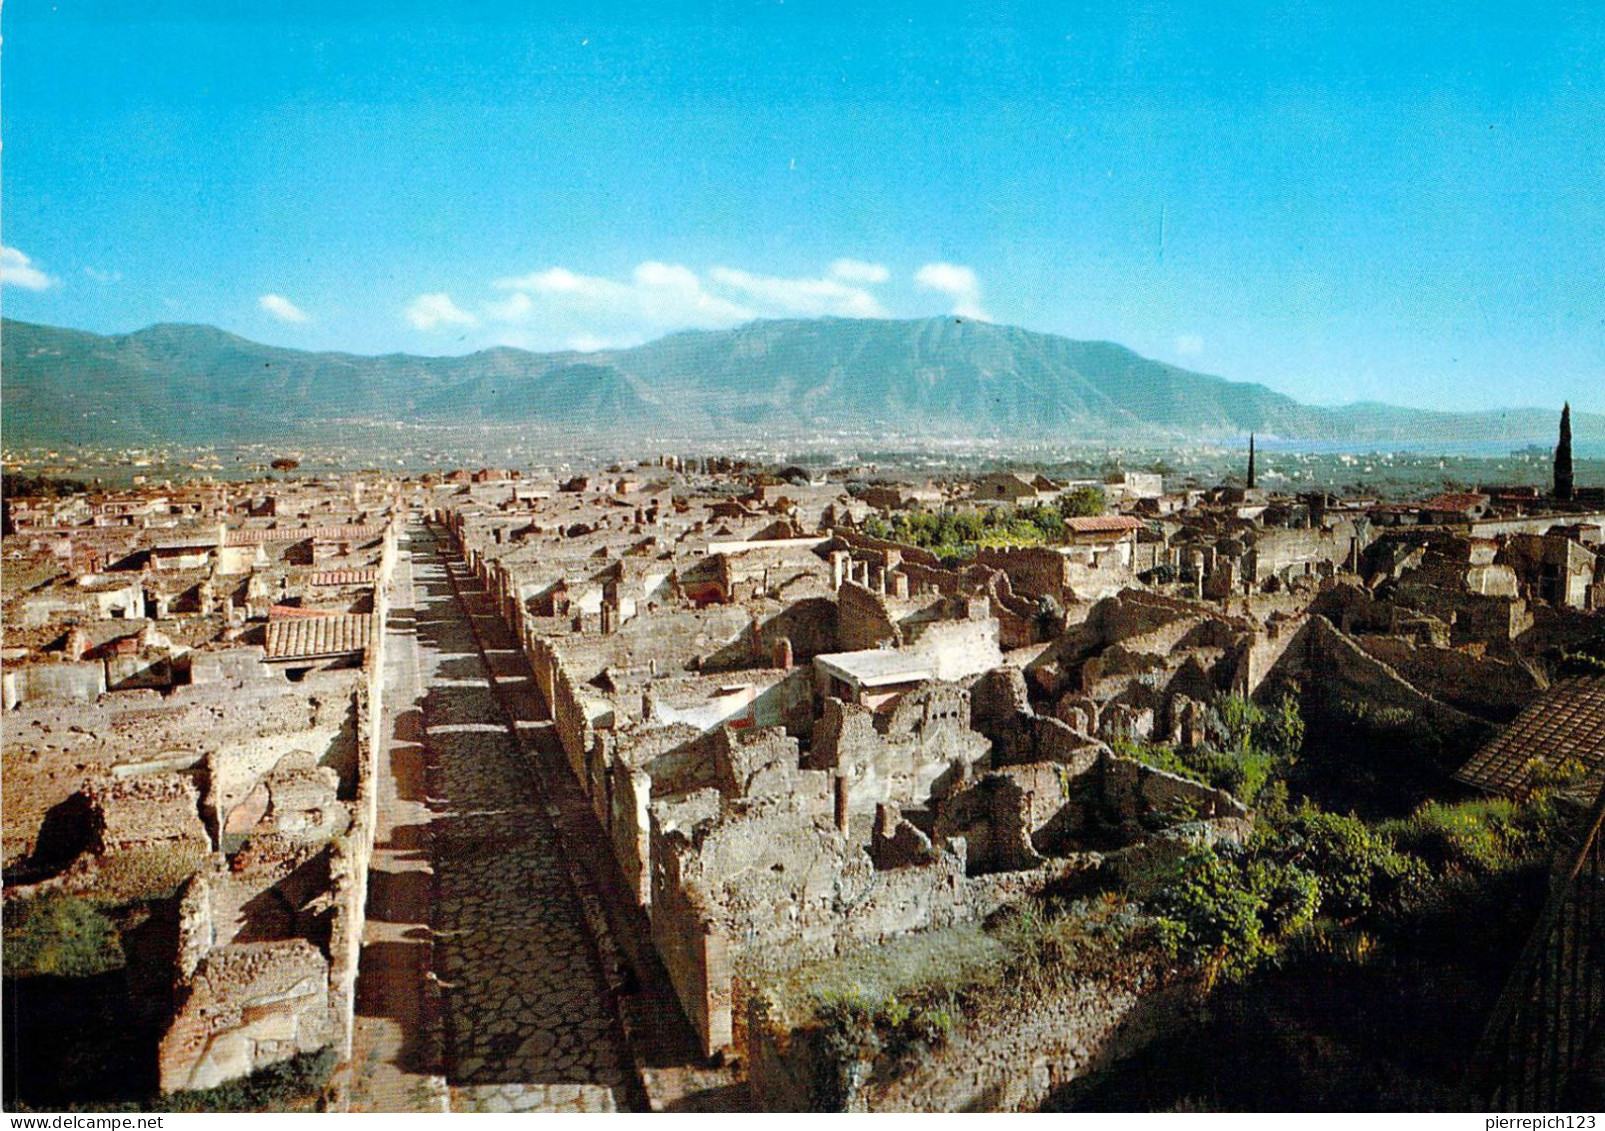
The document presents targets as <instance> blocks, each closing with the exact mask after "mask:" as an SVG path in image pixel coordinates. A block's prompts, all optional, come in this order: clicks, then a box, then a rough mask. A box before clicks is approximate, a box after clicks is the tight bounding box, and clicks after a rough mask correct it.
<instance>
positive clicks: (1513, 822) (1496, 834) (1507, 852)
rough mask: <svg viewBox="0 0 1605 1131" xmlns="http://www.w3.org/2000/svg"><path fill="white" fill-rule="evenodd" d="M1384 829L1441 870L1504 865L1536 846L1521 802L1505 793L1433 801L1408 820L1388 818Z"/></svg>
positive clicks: (1490, 869)
mask: <svg viewBox="0 0 1605 1131" xmlns="http://www.w3.org/2000/svg"><path fill="white" fill-rule="evenodd" d="M1383 831H1384V832H1385V833H1388V834H1390V835H1391V836H1392V837H1393V838H1394V839H1395V840H1396V841H1397V842H1398V843H1399V845H1400V846H1401V847H1402V848H1404V849H1405V850H1406V851H1408V852H1410V853H1412V854H1413V855H1416V856H1419V857H1420V858H1421V859H1422V860H1424V861H1426V863H1427V864H1428V865H1429V866H1430V867H1432V868H1434V869H1436V870H1440V871H1441V870H1444V869H1457V870H1462V871H1468V872H1474V873H1488V872H1496V871H1501V870H1503V869H1505V868H1508V867H1510V866H1512V865H1513V864H1515V863H1517V862H1518V861H1519V859H1520V858H1521V857H1522V856H1523V855H1525V853H1526V852H1527V851H1528V850H1530V849H1531V848H1532V847H1535V845H1533V844H1532V843H1531V842H1532V841H1533V839H1534V838H1532V837H1531V836H1530V835H1529V834H1530V830H1529V828H1524V827H1523V822H1522V821H1521V820H1520V813H1519V810H1518V807H1517V805H1516V803H1515V802H1513V801H1509V800H1507V799H1505V798H1502V797H1495V798H1488V799H1485V800H1477V801H1462V802H1458V803H1449V802H1442V801H1428V802H1426V803H1425V804H1424V805H1421V806H1420V807H1419V808H1417V809H1416V811H1415V812H1414V813H1412V814H1411V815H1410V816H1409V817H1407V818H1405V819H1404V820H1402V821H1389V822H1387V823H1386V824H1385V825H1383Z"/></svg>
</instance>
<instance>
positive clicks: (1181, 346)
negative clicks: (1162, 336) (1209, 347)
mask: <svg viewBox="0 0 1605 1131" xmlns="http://www.w3.org/2000/svg"><path fill="white" fill-rule="evenodd" d="M1176 352H1177V353H1179V354H1181V355H1182V356H1183V357H1193V356H1195V355H1197V354H1201V353H1203V352H1204V339H1203V338H1201V337H1199V336H1198V335H1197V334H1182V335H1181V336H1180V337H1178V338H1177V339H1176Z"/></svg>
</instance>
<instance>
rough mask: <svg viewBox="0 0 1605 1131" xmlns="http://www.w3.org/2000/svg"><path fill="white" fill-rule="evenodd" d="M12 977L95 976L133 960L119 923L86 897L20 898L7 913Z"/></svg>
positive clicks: (7, 967)
mask: <svg viewBox="0 0 1605 1131" xmlns="http://www.w3.org/2000/svg"><path fill="white" fill-rule="evenodd" d="M3 959H4V968H5V974H6V977H8V978H26V977H34V976H39V975H56V976H59V977H66V978H90V977H94V976H95V975H97V974H104V973H106V972H108V971H111V970H120V969H122V968H123V966H125V965H126V964H127V959H126V958H125V956H124V955H123V945H122V939H121V937H120V936H119V934H118V932H117V926H116V924H115V923H113V922H112V920H111V919H110V918H108V917H107V915H106V914H105V912H104V911H102V910H101V908H100V907H99V906H98V905H97V904H95V903H92V902H90V901H89V900H86V899H80V898H78V897H77V896H72V895H65V894H60V893H56V894H51V895H43V896H39V897H38V898H36V899H31V900H27V901H26V902H22V903H20V904H14V905H13V906H12V908H11V909H10V910H8V912H7V915H6V924H5V946H4V948H3Z"/></svg>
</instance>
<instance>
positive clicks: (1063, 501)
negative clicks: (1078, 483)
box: [1059, 487, 1109, 518]
mask: <svg viewBox="0 0 1605 1131" xmlns="http://www.w3.org/2000/svg"><path fill="white" fill-rule="evenodd" d="M1108 508H1109V499H1108V496H1106V495H1105V494H1104V493H1103V488H1102V487H1076V488H1074V489H1073V490H1070V491H1066V492H1065V493H1064V494H1062V495H1060V496H1059V513H1060V514H1062V515H1063V516H1064V517H1065V518H1092V517H1095V516H1097V515H1100V514H1103V513H1104V511H1106V510H1107V509H1108Z"/></svg>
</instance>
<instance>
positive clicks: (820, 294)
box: [708, 267, 886, 318]
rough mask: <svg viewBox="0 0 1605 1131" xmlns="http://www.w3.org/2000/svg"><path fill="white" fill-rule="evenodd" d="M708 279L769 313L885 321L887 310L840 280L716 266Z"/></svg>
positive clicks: (869, 296)
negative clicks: (825, 315) (762, 272)
mask: <svg viewBox="0 0 1605 1131" xmlns="http://www.w3.org/2000/svg"><path fill="white" fill-rule="evenodd" d="M708 279H709V280H710V281H711V282H713V283H714V284H716V285H717V286H720V287H724V288H725V289H727V290H731V291H735V292H737V293H739V294H740V295H741V296H742V298H743V299H745V300H746V301H747V302H749V303H751V304H752V305H754V306H756V307H758V308H759V309H760V310H762V311H763V312H764V313H766V314H779V315H800V316H802V317H805V318H817V317H819V316H820V315H824V314H834V315H837V316H840V317H843V318H884V317H885V316H886V308H885V307H883V306H882V305H881V304H880V300H879V299H877V298H876V297H875V296H874V295H872V294H870V293H869V292H868V291H866V290H864V289H863V288H861V287H854V286H849V285H848V284H847V283H844V282H842V281H841V280H839V279H806V278H804V279H788V278H782V277H780V276H776V275H754V274H752V273H751V272H748V271H738V270H736V269H735V268H733V267H715V268H714V269H713V270H711V271H709V272H708Z"/></svg>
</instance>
